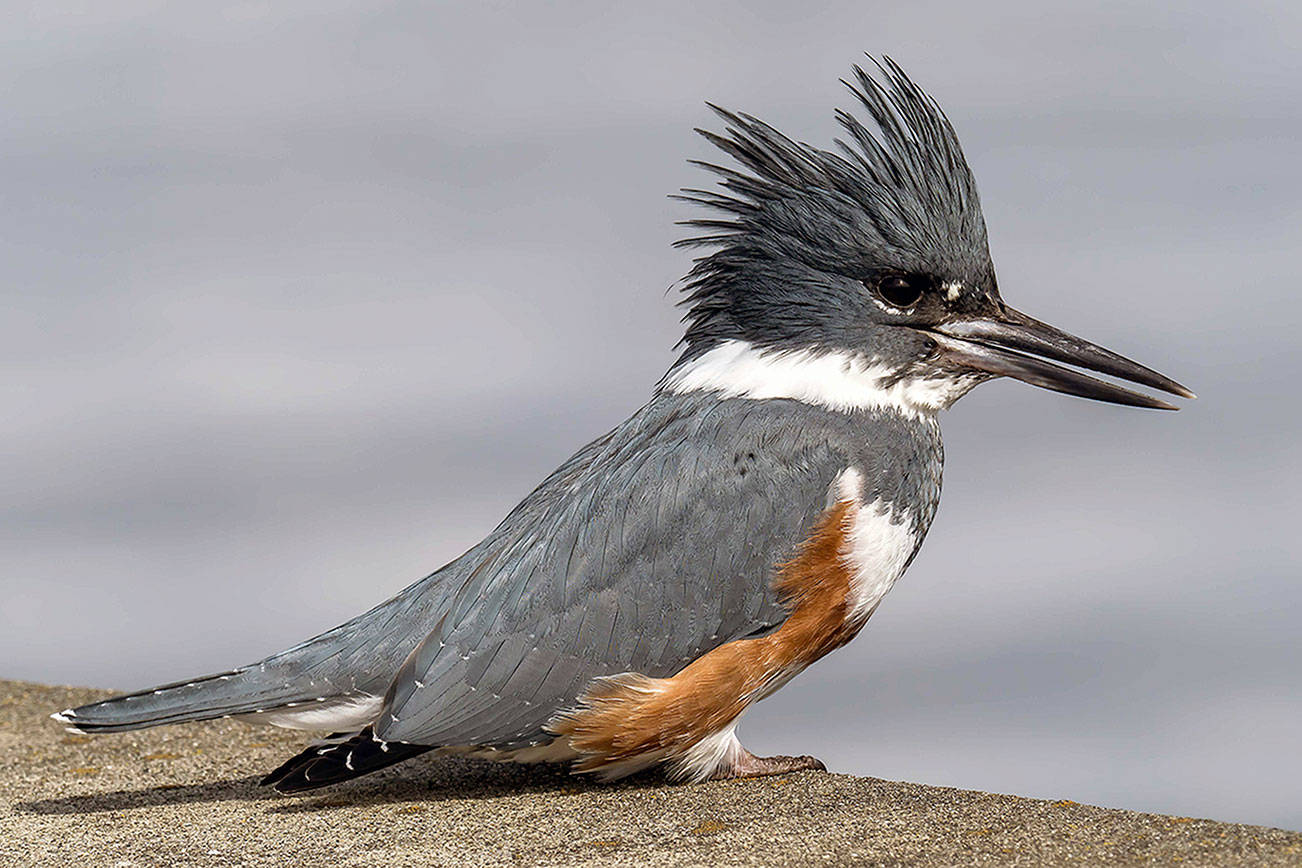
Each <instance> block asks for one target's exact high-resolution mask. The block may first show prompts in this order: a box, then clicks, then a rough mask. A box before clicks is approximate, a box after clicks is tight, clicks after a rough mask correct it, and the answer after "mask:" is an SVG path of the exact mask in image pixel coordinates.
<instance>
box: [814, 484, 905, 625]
mask: <svg viewBox="0 0 1302 868" xmlns="http://www.w3.org/2000/svg"><path fill="white" fill-rule="evenodd" d="M832 487H833V491H832V496H833V497H834V498H836V499H837V500H841V501H849V502H850V503H852V504H853V505H854V510H853V512H852V513H851V515H850V527H849V528H847V532H846V540H845V550H844V553H843V557H844V558H845V562H846V565H847V566H848V567H849V568H850V573H851V576H852V578H851V582H850V599H849V603H850V611H849V613H848V617H849V618H850V619H851V620H861V619H864V618H867V617H868V616H869V615H871V614H872V612H873V610H874V609H876V608H877V604H878V603H880V602H881V601H882V597H884V596H886V592H887V591H889V590H890V589H891V586H892V585H894V584H895V580H896V579H898V578H899V577H900V576H901V575H903V573H904V568H905V567H906V566H908V564H909V559H910V558H912V557H913V553H914V551H916V550H917V547H918V536H917V534H916V533H915V532H914V530H913V520H912V516H911V515H910V514H909V513H908V511H907V510H901V509H898V508H893V507H892V505H891V504H889V503H886V502H885V501H882V500H880V499H878V500H873V501H870V502H867V503H865V502H864V500H863V497H862V491H863V477H862V476H861V475H860V473H859V471H858V470H856V469H855V468H853V467H850V468H847V469H846V470H844V471H842V472H841V474H840V475H839V476H837V479H836V481H835V482H834V483H833V486H832Z"/></svg>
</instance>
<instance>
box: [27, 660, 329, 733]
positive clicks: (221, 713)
mask: <svg viewBox="0 0 1302 868" xmlns="http://www.w3.org/2000/svg"><path fill="white" fill-rule="evenodd" d="M340 693H341V691H339V690H337V689H333V688H331V687H330V685H328V684H321V683H316V682H310V681H309V682H305V681H304V680H301V679H300V680H296V679H285V678H280V677H275V676H273V674H272V673H271V672H269V671H266V670H264V669H263V668H262V667H260V666H250V667H246V668H244V669H233V670H231V671H229V672H219V673H217V674H215V675H208V676H205V677H203V678H195V679H192V680H189V681H178V682H176V683H174V684H164V685H162V686H160V687H154V688H151V689H149V690H141V691H139V692H137V693H128V694H124V695H122V696H114V697H112V698H111V699H106V700H104V701H102V702H93V703H90V704H89V705H83V706H80V707H78V708H69V709H65V710H64V711H61V712H58V713H56V714H53V715H51V717H53V718H54V719H55V720H57V721H59V722H60V723H62V724H65V725H66V726H68V727H69V728H70V729H73V730H76V731H78V732H84V733H107V732H125V731H127V730H132V729H142V728H144V727H149V726H161V725H162V724H167V723H184V722H186V721H192V720H212V719H215V718H219V717H234V716H236V715H244V714H257V713H260V712H264V711H271V710H273V709H283V708H285V707H286V706H288V705H296V704H299V703H317V702H320V703H325V702H328V701H329V700H331V699H333V698H335V697H338V696H339V695H340ZM314 694H320V695H314Z"/></svg>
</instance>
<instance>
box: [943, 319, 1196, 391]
mask: <svg viewBox="0 0 1302 868" xmlns="http://www.w3.org/2000/svg"><path fill="white" fill-rule="evenodd" d="M931 336H932V337H933V338H934V339H935V340H936V343H937V344H939V345H940V347H941V349H942V350H943V352H944V354H945V356H946V357H947V358H949V359H950V360H951V361H954V362H956V363H958V364H961V365H964V366H965V367H969V368H975V369H976V370H978V371H984V372H986V373H988V374H995V375H996V376H1001V377H1012V378H1014V379H1017V380H1021V381H1022V382H1024V383H1030V384H1031V385H1033V386H1039V387H1041V388H1043V389H1052V390H1054V391H1056V392H1065V393H1066V394H1068V395H1078V396H1080V397H1082V398H1093V399H1094V400H1096V401H1109V402H1111V403H1113V404H1128V405H1130V406H1132V407H1151V408H1153V409H1156V410H1178V409H1179V408H1178V407H1176V406H1175V405H1174V404H1168V403H1167V402H1166V401H1162V400H1159V399H1157V398H1154V397H1151V396H1149V395H1144V394H1141V393H1139V392H1132V391H1130V390H1129V389H1124V388H1122V387H1121V386H1118V385H1115V384H1113V383H1108V382H1105V381H1103V380H1099V379H1097V378H1095V377H1091V376H1089V375H1088V374H1082V373H1081V372H1079V371H1074V370H1072V369H1070V368H1064V367H1063V366H1061V365H1055V364H1054V363H1053V362H1052V361H1049V360H1050V359H1053V360H1055V361H1059V362H1066V363H1067V364H1069V365H1074V366H1076V367H1078V368H1088V369H1089V370H1091V371H1098V372H1100V373H1103V374H1107V375H1108V376H1111V377H1116V378H1117V379H1120V380H1128V381H1129V382H1132V383H1138V384H1140V385H1142V386H1151V387H1152V388H1154V389H1161V390H1162V391H1164V392H1170V393H1171V394H1172V395H1179V396H1180V397H1182V398H1192V397H1194V393H1193V392H1191V391H1189V390H1188V389H1186V388H1185V387H1184V386H1182V385H1180V384H1179V383H1177V382H1176V381H1175V380H1172V379H1171V378H1169V377H1164V376H1162V375H1161V374H1159V373H1158V372H1157V371H1154V370H1152V369H1150V368H1146V367H1144V366H1143V365H1141V364H1139V363H1138V362H1134V361H1131V360H1130V359H1127V358H1126V357H1125V356H1119V355H1117V354H1116V353H1114V352H1112V351H1111V350H1105V349H1103V347H1100V346H1097V345H1095V344H1092V343H1090V342H1089V341H1085V340H1081V339H1080V338H1078V337H1075V336H1074V335H1069V334H1067V333H1066V332H1063V331H1059V330H1058V329H1056V328H1054V327H1053V326H1051V325H1048V324H1046V323H1042V322H1040V321H1039V320H1037V319H1032V318H1031V317H1029V316H1027V315H1026V314H1024V313H1020V312H1019V311H1015V310H1012V309H1011V308H1009V309H1006V310H1005V311H1004V314H1003V315H1002V316H1001V317H1000V318H999V319H971V320H961V321H957V322H952V323H946V324H945V325H942V326H937V327H936V328H935V329H934V330H933V331H931Z"/></svg>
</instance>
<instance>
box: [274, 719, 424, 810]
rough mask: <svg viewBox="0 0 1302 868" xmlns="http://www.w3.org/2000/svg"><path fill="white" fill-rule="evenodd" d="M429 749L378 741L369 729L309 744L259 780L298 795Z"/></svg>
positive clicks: (369, 771)
mask: <svg viewBox="0 0 1302 868" xmlns="http://www.w3.org/2000/svg"><path fill="white" fill-rule="evenodd" d="M431 749H432V748H430V747H428V746H427V745H423V744H408V743H406V742H401V741H380V740H379V739H378V738H376V737H375V732H374V730H372V729H371V728H370V727H369V726H368V727H367V728H366V729H364V730H362V731H361V732H359V733H357V734H356V735H354V736H353V737H352V738H350V739H348V740H347V741H342V742H338V743H335V744H327V745H320V744H317V745H313V746H312V747H309V748H308V749H307V750H305V751H303V752H302V753H300V754H299V755H298V756H296V757H294V758H292V759H290V760H289V761H288V762H286V763H285V764H284V765H282V766H281V767H280V768H278V769H276V770H275V771H274V772H272V773H270V774H269V775H267V776H266V777H264V778H263V779H262V785H263V786H264V787H275V788H276V789H277V790H279V791H280V792H282V793H301V792H303V791H305V790H315V789H316V788H317V787H326V786H329V785H331V784H338V783H342V782H343V781H347V780H351V779H352V778H356V777H361V776H362V775H365V774H370V773H371V772H374V771H378V770H380V769H382V768H384V767H385V766H391V765H393V764H394V763H400V762H402V761H403V760H405V759H410V758H411V757H414V756H417V755H419V754H422V753H425V751H427V750H431Z"/></svg>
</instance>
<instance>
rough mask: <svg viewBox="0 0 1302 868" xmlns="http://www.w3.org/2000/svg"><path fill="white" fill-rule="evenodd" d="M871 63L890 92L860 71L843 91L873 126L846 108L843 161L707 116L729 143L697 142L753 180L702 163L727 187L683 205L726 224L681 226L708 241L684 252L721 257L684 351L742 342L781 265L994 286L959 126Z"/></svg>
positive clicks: (886, 64)
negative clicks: (750, 311) (742, 328)
mask: <svg viewBox="0 0 1302 868" xmlns="http://www.w3.org/2000/svg"><path fill="white" fill-rule="evenodd" d="M870 59H871V58H870ZM873 62H874V64H875V65H876V68H877V71H878V72H879V73H880V77H881V78H882V79H883V80H882V81H880V82H879V81H878V80H877V79H875V78H873V77H872V76H871V75H869V74H868V73H867V72H865V71H864V70H863V69H862V68H860V67H858V66H856V67H854V82H853V83H852V82H849V81H844V80H843V82H842V83H843V84H845V85H846V87H847V88H849V90H850V92H851V93H852V94H853V95H854V96H855V98H856V99H857V101H858V102H859V104H860V105H861V106H862V108H863V109H864V110H865V111H866V112H867V113H868V115H869V117H870V118H871V120H872V122H873V126H874V128H873V129H870V128H869V127H867V126H865V125H864V124H863V123H862V122H860V120H859V119H858V118H856V117H855V116H854V115H853V114H851V113H850V112H848V111H844V110H838V111H837V113H836V117H837V120H838V122H839V123H840V124H841V126H842V127H843V128H844V129H845V131H846V133H848V135H849V138H850V140H851V141H850V142H846V141H844V140H842V139H837V140H835V142H836V146H837V149H838V151H839V152H838V153H833V152H829V151H824V150H820V149H818V148H815V147H812V146H810V145H807V144H804V143H801V142H796V141H793V140H792V139H790V138H788V137H787V136H785V135H783V134H782V133H780V132H778V131H777V130H776V129H774V128H773V127H771V126H769V125H768V124H766V123H764V122H763V121H761V120H759V119H757V118H755V117H752V116H751V115H748V114H739V113H734V112H730V111H727V110H726V109H722V108H719V107H718V106H716V105H713V104H709V105H710V108H711V109H712V110H713V111H714V112H715V113H716V114H717V115H718V116H719V117H720V118H722V119H723V120H724V122H725V123H726V124H727V125H728V126H727V128H726V130H725V132H724V134H722V135H720V134H717V133H713V132H710V131H708V130H697V132H699V133H700V134H701V135H702V136H704V137H705V138H706V139H707V140H709V141H710V142H711V143H712V144H714V145H715V146H716V147H718V148H719V149H720V150H722V151H724V152H725V153H727V154H728V155H730V156H731V157H733V158H734V159H735V160H736V161H737V162H738V163H740V164H741V167H742V168H743V169H744V170H745V171H738V170H736V169H731V168H727V167H724V166H719V165H716V164H714V163H708V162H703V161H698V160H693V161H692V163H693V164H695V165H698V166H701V167H702V168H704V169H707V170H708V171H710V172H713V173H715V174H717V175H719V176H720V178H721V179H722V180H721V182H720V184H721V187H722V188H723V189H722V190H718V189H716V190H698V189H690V188H689V189H684V190H683V191H682V192H683V194H684V195H682V196H678V197H676V198H679V199H681V200H684V201H688V202H692V203H695V204H699V205H704V206H706V207H707V208H711V209H713V210H716V211H720V212H724V215H725V216H723V217H720V218H699V219H693V220H685V221H682V224H683V225H688V226H693V227H696V228H699V229H705V230H707V233H706V234H703V235H697V236H694V237H691V238H685V239H683V240H681V241H679V242H678V243H677V246H680V247H695V246H702V245H706V246H716V247H718V248H719V249H718V250H716V251H715V252H714V253H712V254H710V255H708V256H704V257H701V258H699V259H697V260H696V264H695V266H694V267H693V269H692V270H691V272H690V273H689V274H688V275H687V279H686V285H685V287H684V290H685V292H686V297H685V298H684V300H683V302H682V304H683V305H685V306H686V307H687V308H688V312H687V314H686V316H685V317H684V320H685V321H686V322H687V323H688V328H687V333H686V335H685V337H684V339H683V340H684V343H687V344H688V345H689V346H693V345H698V344H701V343H705V342H709V341H710V340H712V339H713V340H717V339H721V338H726V337H729V336H730V335H731V332H732V331H734V330H735V322H734V320H735V319H736V314H737V311H738V308H739V307H745V306H746V304H747V301H746V299H745V298H744V297H743V296H744V295H746V294H754V293H756V292H759V293H761V294H765V293H771V292H772V288H771V286H770V287H769V288H768V289H766V288H764V287H763V286H761V285H758V284H761V283H768V284H771V283H772V282H773V281H772V280H769V281H757V280H756V268H757V267H758V268H759V269H760V270H761V271H767V272H768V273H769V277H771V278H776V279H779V280H780V279H782V278H784V277H787V276H789V275H787V274H784V272H785V271H787V270H788V267H789V266H784V265H783V263H788V264H790V263H792V262H795V263H800V264H801V266H803V267H806V268H808V269H812V270H813V272H822V273H824V274H834V275H839V276H842V277H847V278H853V279H854V280H864V279H870V278H873V277H874V276H877V275H880V274H882V273H884V272H887V271H904V272H911V273H920V274H928V275H933V276H936V277H938V278H943V279H954V280H966V281H971V282H973V283H974V284H975V283H981V282H993V273H994V272H993V266H992V265H991V263H990V257H989V252H988V247H987V242H986V229H985V221H984V219H983V218H982V216H981V206H980V201H979V199H978V196H977V189H976V182H975V180H974V179H973V177H972V172H971V170H970V169H969V168H968V165H967V161H966V160H965V159H964V157H963V151H962V148H961V147H960V145H959V142H958V137H957V135H955V133H954V128H953V127H952V126H951V125H950V123H949V120H948V119H947V118H946V117H945V114H944V112H943V111H941V109H940V106H939V105H937V103H936V101H935V100H934V99H932V98H931V97H930V96H928V95H927V94H926V93H925V92H923V91H922V89H921V88H919V87H918V86H917V85H916V84H914V83H913V82H912V81H911V80H910V79H909V78H908V76H906V75H905V74H904V72H903V70H901V69H900V67H899V66H898V65H896V64H895V62H894V61H892V60H891V59H890V58H884V59H883V60H882V61H880V62H879V61H876V60H875V59H874V60H873ZM801 276H802V277H804V281H803V282H804V283H806V284H810V280H809V277H808V273H806V274H803V275H801ZM811 288H812V287H811ZM788 301H790V299H788ZM689 352H690V350H689Z"/></svg>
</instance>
